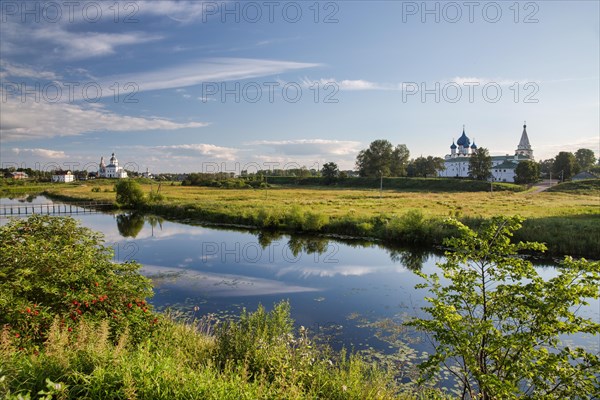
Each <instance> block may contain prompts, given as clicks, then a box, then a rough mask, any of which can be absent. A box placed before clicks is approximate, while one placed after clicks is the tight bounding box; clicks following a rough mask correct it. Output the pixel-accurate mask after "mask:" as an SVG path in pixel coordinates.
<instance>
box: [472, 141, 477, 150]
mask: <svg viewBox="0 0 600 400" xmlns="http://www.w3.org/2000/svg"><path fill="white" fill-rule="evenodd" d="M471 148H472V149H473V150H475V149H477V145H476V144H475V142H473V144H472V145H471Z"/></svg>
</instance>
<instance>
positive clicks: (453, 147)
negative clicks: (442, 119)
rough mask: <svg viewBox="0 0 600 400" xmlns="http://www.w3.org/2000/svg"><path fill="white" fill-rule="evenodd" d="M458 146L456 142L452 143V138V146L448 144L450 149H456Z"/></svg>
mask: <svg viewBox="0 0 600 400" xmlns="http://www.w3.org/2000/svg"><path fill="white" fill-rule="evenodd" d="M457 147H458V146H457V145H456V144H454V140H453V141H452V146H450V148H451V149H456V148H457Z"/></svg>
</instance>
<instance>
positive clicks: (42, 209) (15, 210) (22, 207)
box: [0, 201, 113, 217]
mask: <svg viewBox="0 0 600 400" xmlns="http://www.w3.org/2000/svg"><path fill="white" fill-rule="evenodd" d="M112 206H113V204H112V203H110V202H102V201H85V202H75V203H45V204H0V217H11V216H13V217H15V216H27V215H32V214H46V215H51V214H85V213H88V214H89V213H94V212H98V211H99V210H100V209H102V208H106V207H112Z"/></svg>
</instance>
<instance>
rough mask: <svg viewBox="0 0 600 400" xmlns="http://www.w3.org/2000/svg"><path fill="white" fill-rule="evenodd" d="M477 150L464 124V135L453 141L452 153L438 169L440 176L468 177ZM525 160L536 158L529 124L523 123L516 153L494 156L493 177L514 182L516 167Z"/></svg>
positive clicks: (499, 180) (501, 180)
mask: <svg viewBox="0 0 600 400" xmlns="http://www.w3.org/2000/svg"><path fill="white" fill-rule="evenodd" d="M476 151H477V145H476V144H475V142H473V144H471V140H470V139H469V138H468V137H467V135H466V134H465V128H464V126H463V132H462V136H461V137H460V138H459V139H458V140H457V141H456V144H455V143H454V141H453V142H452V145H451V146H450V154H448V155H446V156H445V157H444V160H445V162H444V165H445V167H446V169H445V170H443V171H438V176H440V177H446V178H467V177H468V176H469V160H470V157H471V155H472V154H473V153H475V152H476ZM524 160H532V161H533V160H534V158H533V149H532V148H531V144H530V143H529V137H528V136H527V125H526V124H525V125H523V133H522V134H521V140H520V141H519V145H518V146H517V150H515V154H514V155H510V154H507V155H505V156H492V170H491V171H490V172H491V173H492V178H493V179H494V181H498V182H514V181H515V169H516V168H517V165H518V164H519V163H520V162H521V161H524Z"/></svg>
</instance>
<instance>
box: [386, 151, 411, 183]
mask: <svg viewBox="0 0 600 400" xmlns="http://www.w3.org/2000/svg"><path fill="white" fill-rule="evenodd" d="M409 157H410V151H409V150H408V147H406V145H405V144H399V145H397V146H396V148H395V149H394V151H393V153H392V160H391V164H390V175H391V176H406V175H407V170H406V168H407V166H408V160H409Z"/></svg>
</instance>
